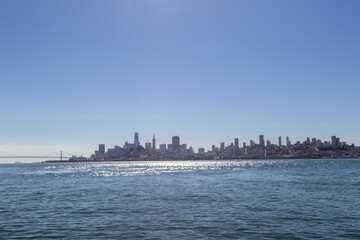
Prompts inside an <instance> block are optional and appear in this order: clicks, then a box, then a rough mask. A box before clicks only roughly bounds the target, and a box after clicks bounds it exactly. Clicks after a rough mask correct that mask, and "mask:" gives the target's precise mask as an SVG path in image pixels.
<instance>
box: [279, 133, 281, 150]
mask: <svg viewBox="0 0 360 240" xmlns="http://www.w3.org/2000/svg"><path fill="white" fill-rule="evenodd" d="M279 147H281V136H280V137H279Z"/></svg>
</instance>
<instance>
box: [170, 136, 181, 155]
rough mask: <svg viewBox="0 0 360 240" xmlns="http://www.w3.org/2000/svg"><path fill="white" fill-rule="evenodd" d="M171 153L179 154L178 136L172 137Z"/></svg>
mask: <svg viewBox="0 0 360 240" xmlns="http://www.w3.org/2000/svg"><path fill="white" fill-rule="evenodd" d="M172 152H174V153H178V152H180V138H179V137H178V136H173V137H172Z"/></svg>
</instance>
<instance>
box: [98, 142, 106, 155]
mask: <svg viewBox="0 0 360 240" xmlns="http://www.w3.org/2000/svg"><path fill="white" fill-rule="evenodd" d="M99 153H100V154H105V144H99Z"/></svg>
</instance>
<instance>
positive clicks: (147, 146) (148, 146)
mask: <svg viewBox="0 0 360 240" xmlns="http://www.w3.org/2000/svg"><path fill="white" fill-rule="evenodd" d="M145 149H146V150H151V142H147V143H145Z"/></svg>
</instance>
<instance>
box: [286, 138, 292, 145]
mask: <svg viewBox="0 0 360 240" xmlns="http://www.w3.org/2000/svg"><path fill="white" fill-rule="evenodd" d="M286 146H288V147H291V142H290V139H289V137H286Z"/></svg>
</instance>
